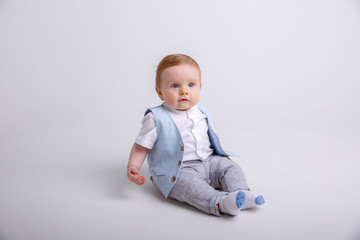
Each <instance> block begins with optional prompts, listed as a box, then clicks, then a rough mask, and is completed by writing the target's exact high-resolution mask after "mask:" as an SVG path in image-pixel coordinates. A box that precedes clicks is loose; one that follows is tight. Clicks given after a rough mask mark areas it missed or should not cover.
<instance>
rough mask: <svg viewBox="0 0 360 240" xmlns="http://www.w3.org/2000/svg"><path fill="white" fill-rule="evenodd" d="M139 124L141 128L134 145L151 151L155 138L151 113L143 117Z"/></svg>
mask: <svg viewBox="0 0 360 240" xmlns="http://www.w3.org/2000/svg"><path fill="white" fill-rule="evenodd" d="M141 124H142V127H141V129H140V132H139V134H138V136H137V137H136V140H135V143H137V144H139V145H141V146H143V147H145V148H147V149H152V148H153V147H154V144H155V141H156V138H157V133H156V124H155V119H154V115H153V114H152V112H149V113H148V114H146V115H145V116H144V118H143V120H142V121H141Z"/></svg>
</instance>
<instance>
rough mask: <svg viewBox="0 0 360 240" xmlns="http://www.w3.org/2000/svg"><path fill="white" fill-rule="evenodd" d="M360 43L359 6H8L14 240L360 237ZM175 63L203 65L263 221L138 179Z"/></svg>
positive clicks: (1, 189) (3, 15)
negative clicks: (136, 151) (134, 148)
mask: <svg viewBox="0 0 360 240" xmlns="http://www.w3.org/2000/svg"><path fill="white" fill-rule="evenodd" d="M359 43H360V2H359V1H358V0H345V1H335V0H326V1H325V0H324V1H314V0H311V1H310V0H305V1H285V0H283V1H280V0H275V1H265V0H258V1H230V0H225V1H221V2H220V1H205V0H198V1H197V0H194V1H189V0H185V1H184V0H183V1H172V0H169V1H165V0H163V1H160V0H156V1H145V0H135V1H130V0H129V1H119V0H118V1H115V0H103V1H96V0H90V1H85V0H71V1H70V0H63V1H55V0H53V1H46V0H34V1H24V0H23V1H21V0H18V1H16V0H13V1H10V0H1V1H0V111H1V114H0V239H1V240H47V239H51V240H57V239H59V240H63V239H64V240H65V239H66V240H73V239H90V240H91V239H110V240H112V239H255V240H256V239H342V240H346V239H360V192H359V183H360V177H359V170H360V163H359V160H360V158H359V156H360V126H359V122H360V94H359V88H360V44H359ZM170 53H185V54H188V55H190V56H192V57H193V58H195V59H196V60H197V61H198V63H199V65H200V67H201V70H202V83H203V89H202V102H204V103H205V104H206V105H207V107H208V108H209V110H210V111H211V113H212V116H213V119H214V124H215V127H216V129H217V132H218V133H219V135H220V137H221V139H222V143H223V145H224V147H225V148H226V149H228V150H230V151H233V152H237V153H239V154H240V155H241V157H240V158H236V159H234V161H237V162H238V163H239V164H240V165H241V166H242V167H243V169H244V171H245V174H246V176H247V179H248V183H249V185H250V187H251V188H252V189H253V190H255V191H257V192H259V193H261V194H263V195H264V197H265V199H266V204H265V205H264V206H262V207H261V208H258V209H256V210H250V211H243V212H241V213H240V214H239V215H238V216H237V217H220V218H218V217H214V216H210V215H206V214H204V213H201V212H199V211H198V210H196V209H194V208H192V207H188V206H186V205H184V204H179V203H177V202H175V201H171V200H165V199H164V198H163V197H162V196H161V195H160V193H159V192H158V191H157V190H155V188H154V187H153V186H152V184H151V183H150V181H147V182H146V184H145V185H144V186H141V187H138V186H136V185H134V184H132V183H130V182H129V181H128V180H127V179H126V176H125V173H126V164H127V160H128V154H129V151H130V147H131V145H132V143H133V141H134V139H135V137H136V135H137V133H138V131H139V129H140V126H141V125H140V122H141V119H142V116H143V113H144V111H145V110H146V108H148V107H151V106H155V105H158V104H160V100H159V99H158V97H157V95H156V93H155V91H154V78H155V70H156V66H157V64H158V62H159V61H160V60H161V59H162V57H164V56H165V55H167V54H170ZM142 173H143V174H145V175H146V177H147V179H148V178H149V174H148V172H147V166H146V165H144V167H143V169H142Z"/></svg>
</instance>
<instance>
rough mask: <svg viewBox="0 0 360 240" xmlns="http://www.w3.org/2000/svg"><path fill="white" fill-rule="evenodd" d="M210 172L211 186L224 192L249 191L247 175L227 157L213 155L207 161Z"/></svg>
mask: <svg viewBox="0 0 360 240" xmlns="http://www.w3.org/2000/svg"><path fill="white" fill-rule="evenodd" d="M205 164H206V168H207V169H206V170H207V171H208V172H209V177H210V185H211V186H213V187H214V188H220V189H222V190H223V191H224V192H234V191H236V190H246V191H247V190H249V187H248V184H247V182H246V178H245V174H244V172H243V170H242V169H241V167H240V166H239V164H237V163H236V162H234V161H233V160H230V159H228V158H227V157H223V156H217V155H213V156H210V157H209V158H208V161H205Z"/></svg>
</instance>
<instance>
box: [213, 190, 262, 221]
mask: <svg viewBox="0 0 360 240" xmlns="http://www.w3.org/2000/svg"><path fill="white" fill-rule="evenodd" d="M264 203H265V200H264V197H263V196H262V195H257V194H255V193H253V192H251V191H245V190H239V191H235V192H232V193H229V194H228V195H226V196H224V197H223V199H222V200H221V202H220V209H221V212H223V213H226V214H230V215H237V214H238V213H239V210H243V209H248V208H252V207H255V206H256V205H262V204H264Z"/></svg>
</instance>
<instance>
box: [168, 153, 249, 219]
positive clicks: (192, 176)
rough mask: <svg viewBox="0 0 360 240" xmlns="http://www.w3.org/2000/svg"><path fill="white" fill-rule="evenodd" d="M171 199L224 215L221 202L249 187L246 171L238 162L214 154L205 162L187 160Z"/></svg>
mask: <svg viewBox="0 0 360 240" xmlns="http://www.w3.org/2000/svg"><path fill="white" fill-rule="evenodd" d="M177 179H178V180H177V182H176V184H175V186H174V187H173V189H172V190H171V192H170V194H169V198H173V199H176V200H178V201H180V202H186V203H188V204H190V205H192V206H194V207H196V208H198V209H200V210H201V211H203V212H206V213H209V214H214V215H216V216H220V212H219V209H218V205H217V204H218V203H219V202H220V201H221V199H222V198H223V197H224V196H225V195H227V194H228V193H230V192H233V191H236V190H239V189H242V190H248V189H249V188H248V185H247V183H246V179H245V176H244V173H243V171H242V169H241V168H240V166H239V165H238V164H237V163H235V162H234V161H232V160H230V159H228V158H226V157H222V156H217V155H211V156H210V157H208V158H207V159H205V160H204V161H201V160H192V161H185V162H184V163H183V165H182V167H181V169H180V173H179V176H178V178H177Z"/></svg>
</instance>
